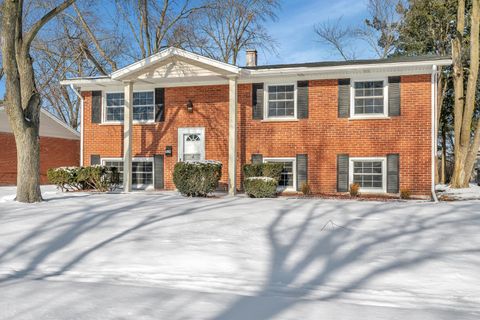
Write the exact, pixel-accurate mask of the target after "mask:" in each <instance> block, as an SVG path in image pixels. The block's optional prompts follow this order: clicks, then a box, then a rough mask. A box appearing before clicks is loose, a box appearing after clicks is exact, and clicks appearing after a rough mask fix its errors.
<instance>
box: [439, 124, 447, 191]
mask: <svg viewBox="0 0 480 320" xmlns="http://www.w3.org/2000/svg"><path fill="white" fill-rule="evenodd" d="M446 166H447V137H446V132H445V126H443V127H442V166H441V173H440V183H441V184H445V183H446V181H447V177H446V169H447V168H446Z"/></svg>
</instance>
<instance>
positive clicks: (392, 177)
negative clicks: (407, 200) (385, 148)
mask: <svg viewBox="0 0 480 320" xmlns="http://www.w3.org/2000/svg"><path fill="white" fill-rule="evenodd" d="M399 168H400V156H399V155H398V154H389V155H387V192H388V193H398V192H399V191H400V179H399V171H400V170H399Z"/></svg>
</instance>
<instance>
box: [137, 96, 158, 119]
mask: <svg viewBox="0 0 480 320" xmlns="http://www.w3.org/2000/svg"><path fill="white" fill-rule="evenodd" d="M154 119H155V105H154V103H153V91H147V92H134V93H133V120H139V121H147V120H154Z"/></svg>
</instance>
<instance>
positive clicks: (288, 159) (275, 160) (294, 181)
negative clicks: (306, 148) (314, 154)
mask: <svg viewBox="0 0 480 320" xmlns="http://www.w3.org/2000/svg"><path fill="white" fill-rule="evenodd" d="M287 161H289V162H290V161H291V162H292V166H293V168H292V169H293V186H291V187H288V188H284V187H281V186H278V191H287V192H297V159H296V158H263V163H266V162H287Z"/></svg>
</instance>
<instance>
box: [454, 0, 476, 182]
mask: <svg viewBox="0 0 480 320" xmlns="http://www.w3.org/2000/svg"><path fill="white" fill-rule="evenodd" d="M471 6H472V9H471V12H470V25H467V23H466V19H465V16H466V14H465V12H466V10H467V9H468V8H467V7H466V4H465V0H458V9H457V23H456V30H455V37H454V39H453V40H452V59H453V83H454V84H453V86H454V91H455V100H454V137H455V147H454V153H455V167H454V171H453V177H452V182H451V186H452V187H453V188H465V187H468V184H469V182H470V178H471V174H472V170H473V166H474V164H475V158H476V156H477V152H478V149H479V147H480V119H477V120H476V121H475V122H476V123H474V121H473V120H474V113H475V102H476V95H477V91H478V83H477V80H478V68H479V49H480V48H479V32H480V0H472V1H471ZM468 44H469V50H468ZM472 126H473V130H472Z"/></svg>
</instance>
